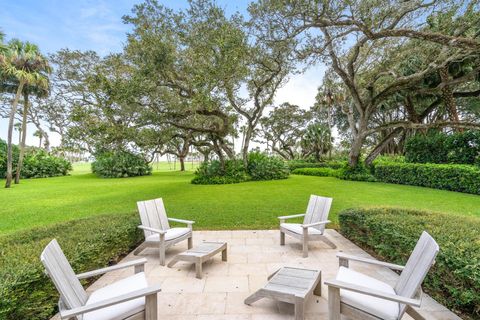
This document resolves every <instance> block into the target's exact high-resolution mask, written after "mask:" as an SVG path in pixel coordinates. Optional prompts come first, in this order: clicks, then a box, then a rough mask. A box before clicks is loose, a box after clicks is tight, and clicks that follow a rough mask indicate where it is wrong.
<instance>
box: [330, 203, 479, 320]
mask: <svg viewBox="0 0 480 320" xmlns="http://www.w3.org/2000/svg"><path fill="white" fill-rule="evenodd" d="M339 222H340V231H341V233H342V234H343V235H345V236H346V237H347V238H348V239H350V240H352V241H353V242H354V243H356V244H357V245H359V246H361V247H362V248H364V249H367V250H368V251H370V252H371V251H373V252H374V253H375V255H376V256H378V257H379V258H381V259H383V260H386V261H388V262H393V263H397V264H402V265H404V264H405V263H406V261H407V259H408V257H409V255H410V253H411V252H412V250H413V248H414V246H415V243H416V242H417V240H418V238H419V237H420V234H421V233H422V231H423V230H426V231H427V232H429V233H430V234H431V235H432V236H433V237H434V238H435V240H436V241H437V242H438V244H439V246H440V252H439V254H438V256H437V259H436V263H435V265H434V266H433V267H432V268H431V269H430V272H429V273H428V275H427V277H426V279H425V281H424V283H423V288H424V290H425V291H426V292H427V293H428V294H429V295H430V296H432V297H433V298H434V299H435V300H437V301H439V302H440V303H442V304H444V305H445V306H447V307H448V308H450V309H451V310H453V311H455V312H457V313H459V314H460V315H461V316H462V317H464V318H467V317H468V318H469V319H479V318H480V272H479V270H480V231H479V230H480V219H478V218H476V217H465V216H461V217H460V216H454V215H447V214H439V213H432V212H422V211H415V210H408V209H394V208H371V209H349V210H345V211H343V212H341V213H340V214H339Z"/></svg>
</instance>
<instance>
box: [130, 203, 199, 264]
mask: <svg viewBox="0 0 480 320" xmlns="http://www.w3.org/2000/svg"><path fill="white" fill-rule="evenodd" d="M137 207H138V212H139V213H140V220H141V221H142V224H141V225H140V226H138V227H139V228H140V229H142V230H143V233H144V234H145V242H144V243H142V244H141V245H140V246H139V247H138V248H137V249H136V250H135V251H134V252H133V254H134V255H137V254H139V253H140V252H141V251H143V250H144V249H145V248H148V247H155V248H159V251H160V265H162V266H164V265H165V251H166V249H167V248H169V247H171V246H173V245H174V244H176V243H179V242H180V241H183V240H185V239H188V249H191V248H192V245H193V236H192V224H194V223H195V221H190V220H181V219H174V218H168V217H167V213H166V211H165V206H164V205H163V200H162V199H161V198H159V199H154V200H147V201H139V202H137ZM169 221H175V222H180V223H184V224H186V225H187V228H170V225H169V223H168V222H169Z"/></svg>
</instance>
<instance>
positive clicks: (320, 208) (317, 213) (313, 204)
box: [303, 194, 333, 232]
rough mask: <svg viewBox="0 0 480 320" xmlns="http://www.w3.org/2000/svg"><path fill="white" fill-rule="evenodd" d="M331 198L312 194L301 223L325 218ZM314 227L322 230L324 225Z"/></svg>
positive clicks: (326, 217) (330, 204)
mask: <svg viewBox="0 0 480 320" xmlns="http://www.w3.org/2000/svg"><path fill="white" fill-rule="evenodd" d="M332 200H333V199H332V198H326V197H320V196H316V195H313V194H312V195H311V196H310V200H309V201H308V206H307V211H306V213H305V218H304V219H303V223H304V224H309V223H315V222H319V221H325V220H327V219H328V213H329V212H330V207H331V206H332ZM314 228H316V229H318V230H320V231H322V232H323V231H324V230H325V225H319V226H315V227H314Z"/></svg>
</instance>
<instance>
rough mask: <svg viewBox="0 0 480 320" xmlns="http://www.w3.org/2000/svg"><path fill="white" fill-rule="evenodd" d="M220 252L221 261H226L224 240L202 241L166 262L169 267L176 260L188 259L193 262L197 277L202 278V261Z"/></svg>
mask: <svg viewBox="0 0 480 320" xmlns="http://www.w3.org/2000/svg"><path fill="white" fill-rule="evenodd" d="M220 251H221V252H222V261H227V243H226V242H202V243H201V244H200V245H198V246H195V247H193V248H192V249H189V250H187V251H185V252H183V253H180V254H178V255H176V256H175V257H173V259H172V261H170V262H169V263H168V265H167V266H168V267H169V268H171V267H173V265H174V264H175V263H177V262H178V261H188V262H193V263H195V271H196V273H197V278H198V279H202V276H203V274H202V263H204V262H205V261H207V260H208V259H210V258H211V257H213V256H214V255H216V254H217V253H219V252H220Z"/></svg>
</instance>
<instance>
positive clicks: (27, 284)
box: [0, 213, 142, 320]
mask: <svg viewBox="0 0 480 320" xmlns="http://www.w3.org/2000/svg"><path fill="white" fill-rule="evenodd" d="M138 223H139V221H138V215H137V214H132V213H130V214H115V215H104V216H94V217H89V218H86V219H78V220H72V221H67V222H63V223H59V224H55V225H51V226H48V227H41V228H35V229H31V230H28V231H21V232H16V233H14V234H11V235H5V236H2V237H0V248H1V251H0V279H2V281H0V296H1V297H2V298H1V299H0V319H5V320H18V319H29V320H43V319H49V318H50V317H51V316H53V315H54V314H55V313H56V312H57V302H58V293H57V291H56V289H55V287H54V286H53V284H52V282H51V281H50V279H49V278H48V277H47V276H46V275H45V274H44V273H43V270H44V269H43V266H42V264H41V262H40V253H41V252H42V250H43V248H44V247H45V246H46V245H47V244H48V242H50V240H52V239H53V238H56V239H57V240H58V242H59V244H60V246H61V247H62V249H63V250H64V252H65V255H66V256H67V258H68V259H69V261H70V262H71V264H72V266H73V269H74V270H75V272H77V273H80V272H85V271H89V270H93V269H97V268H101V267H105V266H108V265H110V264H112V263H114V262H116V261H117V259H118V258H119V257H121V256H123V255H125V254H127V253H128V252H129V251H131V249H133V248H134V247H135V246H136V245H137V244H138V243H139V242H140V241H141V239H142V234H141V232H139V230H138V229H137V227H136V226H137V225H138Z"/></svg>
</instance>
